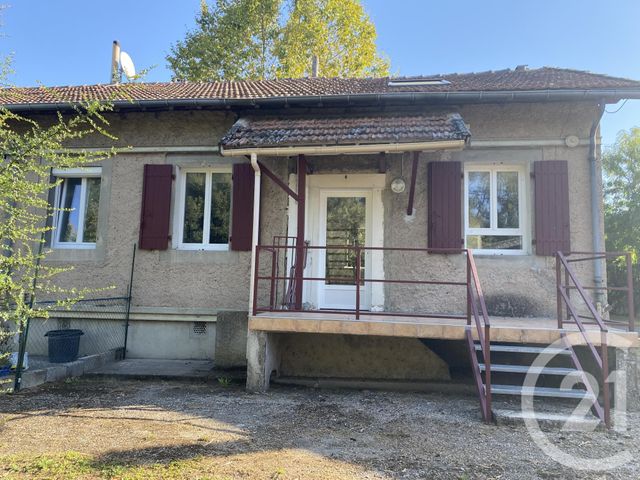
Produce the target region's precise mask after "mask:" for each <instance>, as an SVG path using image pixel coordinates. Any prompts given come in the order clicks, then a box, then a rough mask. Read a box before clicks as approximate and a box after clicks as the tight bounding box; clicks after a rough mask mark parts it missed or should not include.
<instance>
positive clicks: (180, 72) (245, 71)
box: [167, 0, 282, 81]
mask: <svg viewBox="0 0 640 480" xmlns="http://www.w3.org/2000/svg"><path fill="white" fill-rule="evenodd" d="M281 1H282V0H216V3H215V5H214V7H213V8H209V6H208V5H207V3H206V1H205V0H202V2H201V6H200V13H199V14H198V15H197V16H196V26H197V28H196V29H195V30H193V31H191V32H188V33H187V36H186V38H185V39H184V40H183V41H180V42H177V43H176V44H175V45H173V46H172V47H171V54H170V55H168V56H167V61H168V62H169V67H170V68H171V70H172V72H173V78H174V80H191V81H206V80H237V79H242V78H270V77H272V76H273V75H274V72H275V59H274V57H273V50H274V44H275V41H276V38H277V36H278V35H279V30H280V27H279V25H278V18H279V12H280V7H281Z"/></svg>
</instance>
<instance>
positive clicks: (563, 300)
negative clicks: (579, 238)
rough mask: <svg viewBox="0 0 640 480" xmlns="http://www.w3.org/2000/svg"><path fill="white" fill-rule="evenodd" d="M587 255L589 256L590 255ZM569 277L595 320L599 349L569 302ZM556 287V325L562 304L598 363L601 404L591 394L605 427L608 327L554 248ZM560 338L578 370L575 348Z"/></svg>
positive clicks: (607, 418)
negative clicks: (598, 331)
mask: <svg viewBox="0 0 640 480" xmlns="http://www.w3.org/2000/svg"><path fill="white" fill-rule="evenodd" d="M583 254H586V255H594V256H600V255H601V254H600V253H599V252H587V253H583ZM590 258H591V259H592V258H593V257H590ZM563 268H564V273H565V284H564V285H563V284H562V269H563ZM569 280H571V282H573V285H574V287H575V290H576V291H577V292H578V294H579V295H580V298H582V301H583V302H584V303H585V305H586V306H587V309H588V310H589V312H590V313H591V315H592V316H593V320H594V321H595V324H596V325H597V326H598V328H599V329H600V353H598V351H597V349H596V347H595V345H594V344H593V342H592V341H591V339H590V338H589V335H588V332H587V329H586V328H585V326H584V323H583V322H582V320H581V315H580V314H579V313H578V311H577V309H576V307H575V305H574V304H573V302H572V301H571V297H570V296H569V293H568V291H569V289H568V287H569ZM556 283H557V285H556V288H557V295H558V312H557V313H558V327H559V328H560V329H563V312H562V305H563V304H564V305H565V306H566V308H567V315H568V316H570V318H572V319H573V322H574V323H575V324H576V326H577V327H578V330H579V331H580V333H581V335H582V337H583V338H584V341H585V344H586V345H587V346H588V348H589V351H590V352H591V355H592V356H593V358H594V360H595V361H596V364H597V365H598V367H599V368H600V372H601V382H602V403H603V405H602V406H600V403H599V400H598V398H597V397H594V402H595V403H596V404H597V405H598V406H597V407H596V413H597V414H598V416H599V417H600V419H601V420H602V421H603V422H604V423H605V425H606V426H607V428H608V427H610V426H611V419H610V409H611V408H610V407H611V406H610V402H611V400H610V392H609V387H608V379H609V355H608V346H607V333H608V328H607V326H606V325H605V323H604V320H603V319H602V317H601V315H600V313H599V312H598V310H597V309H596V308H595V306H594V305H593V302H592V301H591V299H590V298H589V297H588V296H587V292H586V290H585V289H584V288H583V287H582V285H581V284H580V281H579V280H578V277H577V275H576V274H575V272H574V271H573V269H572V268H571V266H570V265H569V262H568V261H567V258H566V257H565V255H563V253H562V252H557V253H556ZM562 338H563V341H564V342H565V345H567V346H568V347H569V350H570V353H571V357H572V360H573V362H574V364H575V366H576V368H578V370H580V371H582V366H581V365H580V363H579V360H578V357H577V355H576V354H575V352H574V351H573V347H572V345H571V343H570V342H569V341H568V340H567V339H566V336H565V335H564V332H563V335H562ZM584 381H585V382H587V383H588V380H586V379H585V380H584ZM585 387H586V388H587V390H591V387H590V385H587V384H585Z"/></svg>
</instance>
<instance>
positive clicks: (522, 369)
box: [479, 363, 580, 376]
mask: <svg viewBox="0 0 640 480" xmlns="http://www.w3.org/2000/svg"><path fill="white" fill-rule="evenodd" d="M479 366H480V371H481V372H484V371H485V364H484V363H480V364H479ZM491 372H492V373H493V372H501V373H528V372H531V373H536V374H538V375H562V376H566V375H576V376H580V371H579V370H576V369H575V368H558V367H531V366H528V365H502V364H493V363H492V364H491Z"/></svg>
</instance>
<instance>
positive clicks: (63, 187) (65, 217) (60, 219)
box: [53, 167, 101, 248]
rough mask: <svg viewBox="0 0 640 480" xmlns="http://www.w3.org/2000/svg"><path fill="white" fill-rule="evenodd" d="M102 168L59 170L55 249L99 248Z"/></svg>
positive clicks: (56, 196)
mask: <svg viewBox="0 0 640 480" xmlns="http://www.w3.org/2000/svg"><path fill="white" fill-rule="evenodd" d="M100 173H101V170H100V168H99V167H98V168H94V167H92V168H78V169H71V170H56V171H54V172H53V175H54V176H56V177H58V178H62V182H61V183H60V184H59V185H58V186H57V187H56V192H55V211H54V219H53V227H54V230H53V247H54V248H95V246H96V239H97V238H98V208H99V204H100Z"/></svg>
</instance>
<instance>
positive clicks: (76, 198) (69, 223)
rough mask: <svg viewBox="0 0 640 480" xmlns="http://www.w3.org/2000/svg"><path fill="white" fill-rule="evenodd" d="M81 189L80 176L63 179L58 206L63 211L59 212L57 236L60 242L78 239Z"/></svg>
mask: <svg viewBox="0 0 640 480" xmlns="http://www.w3.org/2000/svg"><path fill="white" fill-rule="evenodd" d="M81 189H82V179H81V178H67V179H65V180H64V188H63V191H64V198H62V199H61V202H60V208H62V209H63V211H62V212H61V213H60V215H61V220H60V224H59V228H60V234H59V235H60V236H59V237H58V238H59V241H61V242H77V241H78V225H79V224H80V222H79V219H78V217H79V216H80V190H81Z"/></svg>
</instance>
